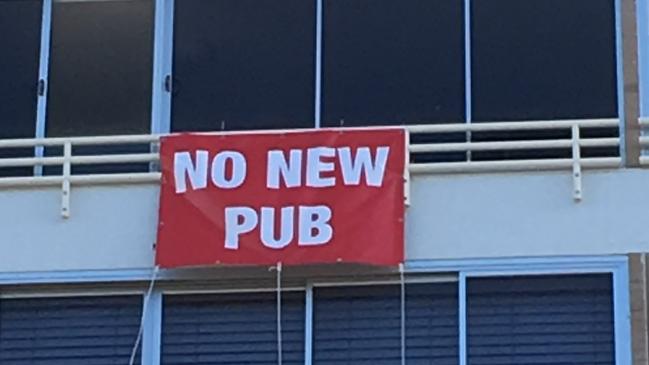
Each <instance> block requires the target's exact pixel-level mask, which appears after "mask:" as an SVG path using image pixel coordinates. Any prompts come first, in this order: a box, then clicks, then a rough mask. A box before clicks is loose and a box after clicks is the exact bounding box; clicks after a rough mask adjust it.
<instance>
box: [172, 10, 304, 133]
mask: <svg viewBox="0 0 649 365" xmlns="http://www.w3.org/2000/svg"><path fill="white" fill-rule="evenodd" d="M173 38H174V39H173V45H174V49H173V71H174V79H173V96H172V106H171V129H172V131H219V130H243V129H272V128H310V127H313V125H314V117H313V116H314V111H313V110H314V106H313V104H314V82H315V81H314V77H315V76H314V73H315V66H314V65H315V5H314V1H308V0H283V1H280V2H278V1H274V0H179V1H176V2H175V13H174V37H173Z"/></svg>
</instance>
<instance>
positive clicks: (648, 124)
mask: <svg viewBox="0 0 649 365" xmlns="http://www.w3.org/2000/svg"><path fill="white" fill-rule="evenodd" d="M638 124H639V125H640V138H639V140H638V143H639V145H640V151H641V152H640V161H639V162H640V165H642V166H646V165H649V151H648V149H649V136H647V135H644V133H643V132H644V129H647V128H649V118H640V119H639V120H638Z"/></svg>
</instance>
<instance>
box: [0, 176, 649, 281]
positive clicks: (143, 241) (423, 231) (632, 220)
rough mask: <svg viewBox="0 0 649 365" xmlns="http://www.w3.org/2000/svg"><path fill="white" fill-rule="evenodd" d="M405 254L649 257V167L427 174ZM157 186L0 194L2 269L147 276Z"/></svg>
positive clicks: (416, 181)
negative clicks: (575, 173) (575, 190)
mask: <svg viewBox="0 0 649 365" xmlns="http://www.w3.org/2000/svg"><path fill="white" fill-rule="evenodd" d="M411 189H412V190H411V194H412V195H411V200H412V205H411V207H410V208H409V209H408V212H407V238H406V256H407V259H408V260H417V259H465V258H486V257H520V256H552V255H561V256H566V255H606V254H623V253H628V252H647V251H649V170H614V171H601V172H587V173H585V174H584V180H583V189H584V199H583V201H581V202H579V203H576V202H574V201H573V199H572V179H571V175H570V173H569V172H568V171H565V172H551V173H548V172H546V173H540V172H539V173H511V174H466V175H419V176H415V177H414V178H413V181H412V185H411ZM157 200H158V186H157V185H115V186H94V187H73V189H72V195H71V216H70V218H69V219H63V218H62V217H61V214H60V201H61V191H60V189H57V188H39V189H13V190H2V191H0V222H2V224H1V225H0V272H1V273H11V272H17V273H20V272H39V271H67V270H112V269H142V268H149V267H151V266H152V265H153V248H152V247H153V244H154V242H155V235H156V224H157V211H158V204H157Z"/></svg>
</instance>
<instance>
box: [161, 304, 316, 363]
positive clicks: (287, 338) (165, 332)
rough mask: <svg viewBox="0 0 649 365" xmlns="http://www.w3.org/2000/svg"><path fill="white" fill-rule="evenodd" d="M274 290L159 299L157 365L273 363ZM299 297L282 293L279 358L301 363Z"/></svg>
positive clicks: (275, 348)
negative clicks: (159, 350) (161, 303)
mask: <svg viewBox="0 0 649 365" xmlns="http://www.w3.org/2000/svg"><path fill="white" fill-rule="evenodd" d="M276 300H277V299H276V296H275V293H273V292H267V293H234V294H214V295H169V296H165V297H164V307H163V327H162V364H165V365H172V364H173V365H181V364H229V365H239V364H240V365H243V364H264V365H266V364H268V365H272V364H277V306H276ZM304 318H305V313H304V293H303V292H284V293H283V294H282V359H283V363H284V364H294V365H301V364H304Z"/></svg>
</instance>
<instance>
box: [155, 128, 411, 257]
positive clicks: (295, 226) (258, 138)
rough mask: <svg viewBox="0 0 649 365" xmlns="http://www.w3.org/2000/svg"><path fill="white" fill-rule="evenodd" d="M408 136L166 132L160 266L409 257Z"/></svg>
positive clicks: (387, 132)
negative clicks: (406, 208)
mask: <svg viewBox="0 0 649 365" xmlns="http://www.w3.org/2000/svg"><path fill="white" fill-rule="evenodd" d="M404 134H405V131H404V130H402V129H396V128H393V129H374V130H372V129H356V130H342V129H329V130H312V131H303V132H287V133H236V134H222V135H207V134H181V135H172V136H168V137H164V138H163V139H162V142H161V151H160V160H161V165H162V185H161V191H160V215H159V217H160V218H159V219H160V221H159V227H158V242H157V253H156V263H157V264H158V265H160V266H161V267H167V268H169V267H178V266H199V265H213V264H244V265H259V264H264V265H266V264H268V265H271V264H275V263H278V262H282V263H283V264H285V265H295V264H314V263H336V262H346V263H363V264H373V265H395V264H398V263H399V262H402V261H403V244H404V239H403V234H404V221H403V218H404V179H403V172H404V164H405V148H406V147H405V136H404Z"/></svg>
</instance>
